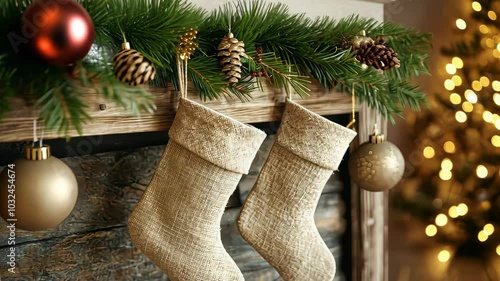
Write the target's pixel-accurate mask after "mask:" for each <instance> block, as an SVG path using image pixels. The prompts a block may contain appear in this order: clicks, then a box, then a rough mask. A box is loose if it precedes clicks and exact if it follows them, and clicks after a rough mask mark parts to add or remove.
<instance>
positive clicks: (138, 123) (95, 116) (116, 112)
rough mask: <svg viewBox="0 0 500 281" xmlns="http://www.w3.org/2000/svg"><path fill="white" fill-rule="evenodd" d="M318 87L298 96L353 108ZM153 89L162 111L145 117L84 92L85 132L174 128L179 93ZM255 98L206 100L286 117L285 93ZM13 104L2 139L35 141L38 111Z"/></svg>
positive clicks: (244, 114)
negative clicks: (89, 118) (88, 119)
mask: <svg viewBox="0 0 500 281" xmlns="http://www.w3.org/2000/svg"><path fill="white" fill-rule="evenodd" d="M312 88H313V89H312V91H311V94H310V96H308V97H306V98H304V99H301V98H300V97H298V96H296V95H294V96H293V98H294V101H296V102H298V103H299V104H301V105H303V106H305V107H306V108H308V109H310V110H312V111H314V112H316V113H318V114H320V115H335V114H344V113H349V112H350V111H351V110H352V104H351V97H350V96H349V95H346V94H342V93H337V92H333V91H328V90H325V89H323V88H321V87H320V86H319V85H317V86H313V87H312ZM149 91H150V92H151V93H152V94H153V95H154V96H155V97H156V100H155V103H156V106H157V110H156V111H155V112H154V113H153V114H148V113H144V114H142V116H141V117H137V116H135V115H134V114H133V113H132V112H131V111H127V110H125V109H123V108H122V107H121V106H119V105H117V104H114V103H110V102H108V101H106V100H104V99H103V98H102V97H101V96H100V95H98V94H96V93H92V92H86V91H83V93H82V96H83V100H84V103H85V104H87V105H88V107H89V108H88V113H89V115H90V116H91V117H92V120H91V121H90V122H88V123H87V124H85V125H84V126H83V135H82V136H92V135H110V134H124V133H139V132H154V131H163V130H168V129H169V128H170V126H171V124H172V121H173V119H174V117H175V110H176V108H177V104H178V99H179V95H178V93H177V92H175V91H173V90H171V89H165V88H149ZM189 93H190V94H189V98H191V99H193V100H197V101H199V100H200V99H199V98H198V96H197V95H196V94H195V93H194V91H190V92H189ZM252 98H253V99H252V100H251V101H249V102H241V101H240V100H239V99H237V98H228V99H222V100H215V101H207V102H204V103H203V104H205V105H206V106H208V107H210V108H212V109H214V110H216V111H218V112H220V113H223V114H226V115H228V116H230V117H232V118H235V119H237V120H239V121H241V122H244V123H259V122H271V121H276V120H279V119H280V118H281V114H282V112H283V109H284V102H285V94H284V92H282V91H279V90H273V89H264V91H256V92H254V93H252ZM200 102H201V101H200ZM100 105H105V108H106V109H104V110H101V109H100ZM11 107H12V108H13V109H15V110H13V111H11V112H9V113H8V114H7V115H6V116H5V118H4V119H3V120H2V121H0V132H1V134H0V142H15V141H28V140H32V139H33V119H34V118H35V117H36V116H37V112H36V111H35V110H34V109H33V107H32V106H30V105H27V104H26V102H25V101H24V100H22V99H17V100H14V102H13V104H12V106H11ZM76 136H80V135H79V134H78V133H77V132H76V131H75V130H74V129H71V130H69V132H68V134H67V135H60V134H58V133H57V132H55V131H46V132H45V134H44V138H45V139H55V138H62V137H76Z"/></svg>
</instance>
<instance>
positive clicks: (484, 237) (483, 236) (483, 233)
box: [477, 230, 488, 242]
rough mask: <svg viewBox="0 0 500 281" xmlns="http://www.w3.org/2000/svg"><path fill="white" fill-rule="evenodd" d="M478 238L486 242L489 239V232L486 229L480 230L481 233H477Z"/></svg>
mask: <svg viewBox="0 0 500 281" xmlns="http://www.w3.org/2000/svg"><path fill="white" fill-rule="evenodd" d="M477 239H478V240H479V241H480V242H484V241H486V240H488V233H486V231H484V230H481V231H479V233H478V234H477Z"/></svg>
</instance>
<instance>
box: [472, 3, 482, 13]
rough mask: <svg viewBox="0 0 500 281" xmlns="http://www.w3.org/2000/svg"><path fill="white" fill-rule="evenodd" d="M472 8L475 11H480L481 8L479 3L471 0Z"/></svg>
mask: <svg viewBox="0 0 500 281" xmlns="http://www.w3.org/2000/svg"><path fill="white" fill-rule="evenodd" d="M472 9H473V10H474V11H476V12H479V11H481V9H482V7H481V3H479V2H477V1H474V2H472Z"/></svg>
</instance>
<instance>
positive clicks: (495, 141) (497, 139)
mask: <svg viewBox="0 0 500 281" xmlns="http://www.w3.org/2000/svg"><path fill="white" fill-rule="evenodd" d="M491 144H492V145H493V146H494V147H500V136H498V135H494V136H493V137H491Z"/></svg>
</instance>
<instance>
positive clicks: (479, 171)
mask: <svg viewBox="0 0 500 281" xmlns="http://www.w3.org/2000/svg"><path fill="white" fill-rule="evenodd" d="M476 175H477V177H478V178H480V179H484V178H486V177H487V176H488V168H486V167H485V166H484V165H478V166H477V167H476Z"/></svg>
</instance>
